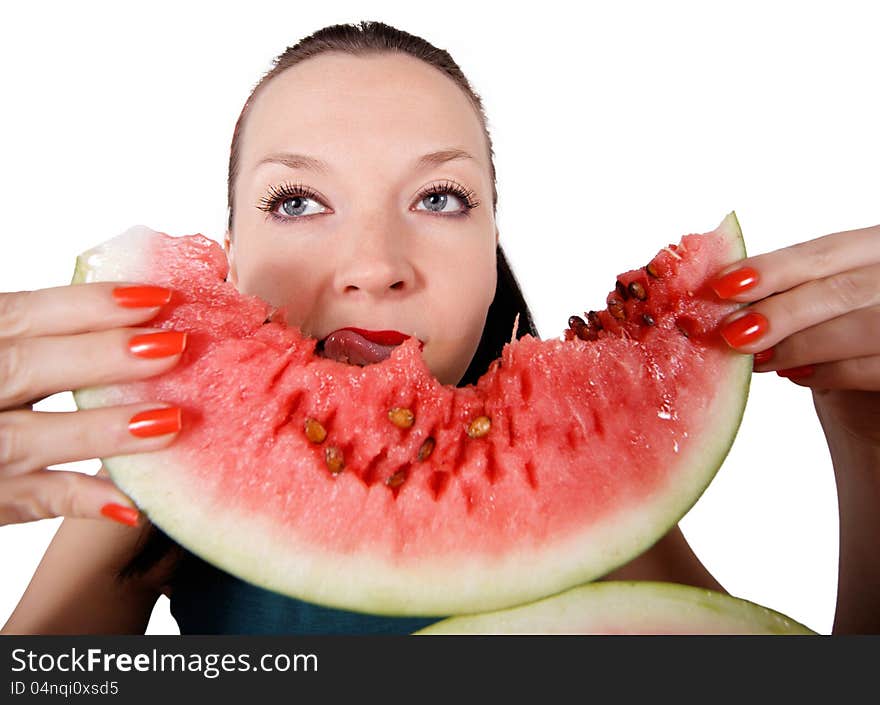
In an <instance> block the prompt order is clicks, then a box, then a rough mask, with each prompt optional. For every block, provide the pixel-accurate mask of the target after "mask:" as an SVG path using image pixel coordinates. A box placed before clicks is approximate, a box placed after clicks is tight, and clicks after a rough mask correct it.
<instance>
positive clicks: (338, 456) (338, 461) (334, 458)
mask: <svg viewBox="0 0 880 705" xmlns="http://www.w3.org/2000/svg"><path fill="white" fill-rule="evenodd" d="M324 461H325V462H326V463H327V467H328V468H329V469H330V472H332V473H333V474H334V475H338V474H339V473H341V472H342V468H344V467H345V461H344V460H343V458H342V451H341V450H340V449H339V448H338V447H336V446H327V447H326V448H325V449H324Z"/></svg>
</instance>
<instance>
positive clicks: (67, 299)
mask: <svg viewBox="0 0 880 705" xmlns="http://www.w3.org/2000/svg"><path fill="white" fill-rule="evenodd" d="M172 296H173V292H172V291H171V290H170V289H165V288H163V287H155V286H148V285H138V284H132V283H129V282H92V283H89V284H71V285H68V286H56V287H52V288H50V289H37V290H35V291H13V292H0V340H3V339H6V338H32V337H36V336H41V335H70V334H74V333H85V332H86V331H90V330H104V329H107V328H119V327H121V326H131V325H135V324H137V323H143V322H145V321H148V320H150V319H151V318H153V317H154V316H155V315H156V314H157V313H158V312H159V310H160V309H161V307H162V306H163V305H164V304H166V303H168V302H169V301H170V300H171V297H172Z"/></svg>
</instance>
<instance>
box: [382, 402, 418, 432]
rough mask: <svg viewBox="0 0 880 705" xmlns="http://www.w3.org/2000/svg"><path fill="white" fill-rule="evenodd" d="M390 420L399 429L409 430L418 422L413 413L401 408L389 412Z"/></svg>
mask: <svg viewBox="0 0 880 705" xmlns="http://www.w3.org/2000/svg"><path fill="white" fill-rule="evenodd" d="M388 418H389V419H390V420H391V423H393V424H394V425H395V426H397V428H409V427H410V426H412V425H413V423H414V422H415V420H416V417H415V416H414V415H413V412H411V411H410V410H409V409H403V408H401V407H394V408H393V409H392V410H391V411H389V412H388Z"/></svg>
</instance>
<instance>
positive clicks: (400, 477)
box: [385, 470, 406, 488]
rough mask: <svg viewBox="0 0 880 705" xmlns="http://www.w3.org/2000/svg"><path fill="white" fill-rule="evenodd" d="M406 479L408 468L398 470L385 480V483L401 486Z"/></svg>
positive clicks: (392, 486)
mask: <svg viewBox="0 0 880 705" xmlns="http://www.w3.org/2000/svg"><path fill="white" fill-rule="evenodd" d="M405 479H406V470H398V471H397V472H396V473H394V474H393V475H392V476H391V477H389V478H388V479H387V480H385V484H386V485H388V486H389V487H391V488H394V487H400V486H401V485H402V484H403V481H404V480H405Z"/></svg>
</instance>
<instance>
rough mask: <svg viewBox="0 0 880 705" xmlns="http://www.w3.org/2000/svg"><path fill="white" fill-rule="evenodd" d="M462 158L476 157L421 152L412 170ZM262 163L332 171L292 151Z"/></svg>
mask: <svg viewBox="0 0 880 705" xmlns="http://www.w3.org/2000/svg"><path fill="white" fill-rule="evenodd" d="M463 159H470V160H472V161H476V159H475V158H474V157H473V156H472V155H471V154H469V153H468V152H466V151H464V150H463V149H459V148H457V147H447V148H446V149H439V150H437V151H436V152H429V153H428V154H423V155H422V156H421V157H419V158H418V159H416V161H415V163H414V164H413V171H423V170H425V169H427V168H429V167H436V166H440V165H441V164H446V163H447V162H451V161H455V160H463ZM263 164H283V165H284V166H286V167H288V168H290V169H309V170H311V171H317V172H321V173H324V174H326V173H328V172H330V171H332V169H331V168H330V165H329V164H327V162H324V161H321V160H320V159H317V158H316V157H310V156H309V155H307V154H296V153H293V152H276V153H274V154H270V155H269V156H267V157H265V158H263V159H261V160H260V161H259V162H258V163H257V167H259V166H261V165H263Z"/></svg>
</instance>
